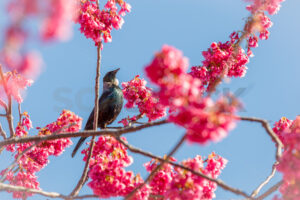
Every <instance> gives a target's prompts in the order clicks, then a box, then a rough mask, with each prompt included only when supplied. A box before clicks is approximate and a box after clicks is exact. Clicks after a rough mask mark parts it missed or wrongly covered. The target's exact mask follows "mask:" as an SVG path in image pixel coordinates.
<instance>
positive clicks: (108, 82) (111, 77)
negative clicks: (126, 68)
mask: <svg viewBox="0 0 300 200" xmlns="http://www.w3.org/2000/svg"><path fill="white" fill-rule="evenodd" d="M119 70H120V68H118V69H116V70H113V71H110V72H107V73H106V74H105V76H104V78H103V86H104V87H106V88H107V87H110V86H118V85H119V80H118V79H117V77H116V74H117V72H118V71H119Z"/></svg>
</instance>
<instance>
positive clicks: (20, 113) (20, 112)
mask: <svg viewBox="0 0 300 200" xmlns="http://www.w3.org/2000/svg"><path fill="white" fill-rule="evenodd" d="M18 111H19V122H21V119H22V111H21V104H20V103H19V104H18Z"/></svg>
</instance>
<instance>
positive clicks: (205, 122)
mask: <svg viewBox="0 0 300 200" xmlns="http://www.w3.org/2000/svg"><path fill="white" fill-rule="evenodd" d="M238 107H239V102H238V101H237V100H236V99H234V97H222V98H220V99H219V100H217V101H216V102H215V103H214V102H213V101H212V100H211V99H210V98H203V99H201V101H200V102H198V104H197V105H193V106H189V107H181V108H179V109H178V111H177V112H174V113H171V114H170V117H169V120H170V121H171V122H174V123H175V124H177V125H179V126H182V127H184V128H186V130H187V139H188V140H189V141H190V142H196V143H200V144H206V143H207V142H209V141H214V142H218V141H220V140H221V139H223V138H225V137H226V136H227V134H228V132H229V131H230V130H232V129H233V128H234V127H235V124H236V121H237V119H236V118H235V112H236V111H237V108H238Z"/></svg>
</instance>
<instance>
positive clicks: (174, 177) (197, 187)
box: [145, 153, 227, 200]
mask: <svg viewBox="0 0 300 200" xmlns="http://www.w3.org/2000/svg"><path fill="white" fill-rule="evenodd" d="M226 163H227V160H225V159H224V158H222V157H220V156H218V155H216V154H215V153H212V154H211V155H210V156H208V158H207V159H206V160H204V159H203V158H202V157H201V156H196V157H195V158H193V159H188V160H185V161H182V162H181V164H182V165H184V166H185V167H188V168H190V169H192V170H194V171H196V172H201V173H203V174H205V175H207V176H210V177H212V178H217V177H218V176H219V175H220V173H221V170H222V169H224V168H225V165H226ZM156 165H157V162H153V161H150V162H149V163H146V164H145V166H146V169H147V171H149V172H151V171H152V170H153V169H154V168H155V167H156ZM149 185H150V189H151V194H154V195H162V196H164V197H163V198H161V199H170V200H176V199H191V200H199V199H212V198H214V197H215V194H214V192H215V190H216V188H217V184H216V183H213V182H211V181H208V180H206V179H204V178H202V177H200V176H197V175H194V174H193V173H191V172H189V171H186V170H183V169H181V168H177V167H176V168H175V169H174V168H173V167H172V166H171V165H169V164H165V165H164V166H163V168H162V169H161V170H159V171H158V172H157V173H156V174H155V176H154V177H153V179H152V180H151V182H150V183H149Z"/></svg>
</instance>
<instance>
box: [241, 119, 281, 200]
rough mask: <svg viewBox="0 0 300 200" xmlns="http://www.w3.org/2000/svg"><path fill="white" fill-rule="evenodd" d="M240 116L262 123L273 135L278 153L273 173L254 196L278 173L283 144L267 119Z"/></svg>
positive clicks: (253, 193) (271, 135)
mask: <svg viewBox="0 0 300 200" xmlns="http://www.w3.org/2000/svg"><path fill="white" fill-rule="evenodd" d="M239 118H240V119H241V120H244V121H250V122H258V123H260V124H261V125H262V126H263V127H264V129H265V130H266V132H267V133H268V135H269V136H270V137H271V139H272V140H273V141H274V142H275V143H276V153H275V158H276V162H275V163H274V164H273V166H272V171H271V174H270V175H269V176H268V177H267V178H266V179H265V180H264V181H263V182H262V183H261V184H260V185H259V186H258V187H257V188H256V189H255V190H254V191H253V192H252V194H251V197H252V198H254V197H255V196H256V195H257V194H258V193H259V192H260V190H261V189H262V188H263V187H264V186H265V185H266V184H268V183H269V182H270V180H271V179H272V178H273V177H274V175H275V173H276V166H277V165H278V163H279V162H280V157H281V155H282V149H283V144H282V142H281V140H280V139H279V137H278V136H277V135H276V133H275V132H274V131H273V129H272V128H271V126H270V125H269V123H268V121H267V120H264V119H259V118H256V117H239Z"/></svg>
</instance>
